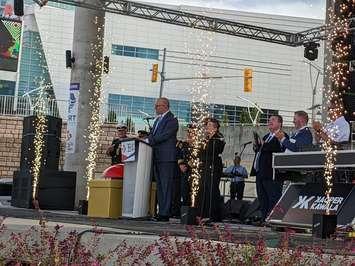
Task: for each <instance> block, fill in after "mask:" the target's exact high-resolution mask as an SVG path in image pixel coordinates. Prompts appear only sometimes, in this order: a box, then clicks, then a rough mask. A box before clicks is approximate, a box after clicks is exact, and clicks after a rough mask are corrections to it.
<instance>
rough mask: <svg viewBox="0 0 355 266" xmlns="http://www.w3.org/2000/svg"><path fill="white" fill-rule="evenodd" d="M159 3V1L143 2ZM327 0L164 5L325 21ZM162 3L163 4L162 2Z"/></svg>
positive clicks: (203, 0) (171, 0)
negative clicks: (230, 10)
mask: <svg viewBox="0 0 355 266" xmlns="http://www.w3.org/2000/svg"><path fill="white" fill-rule="evenodd" d="M143 1H144V2H155V3H159V2H160V1H159V0H143ZM325 2H326V0H180V1H179V0H164V4H174V5H191V6H201V7H210V8H221V9H232V10H239V11H249V12H258V13H267V14H278V15H286V16H296V17H307V18H317V19H324V17H325ZM160 3H161V2H160Z"/></svg>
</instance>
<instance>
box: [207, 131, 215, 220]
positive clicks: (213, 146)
mask: <svg viewBox="0 0 355 266" xmlns="http://www.w3.org/2000/svg"><path fill="white" fill-rule="evenodd" d="M210 140H212V164H211V174H210V186H211V188H210V204H209V205H210V206H209V211H208V216H209V219H210V220H211V214H212V196H213V194H212V193H213V174H214V157H215V156H214V153H215V143H216V139H214V138H213V137H212V138H211V139H210Z"/></svg>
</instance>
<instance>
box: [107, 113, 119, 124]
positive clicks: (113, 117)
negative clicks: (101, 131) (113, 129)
mask: <svg viewBox="0 0 355 266" xmlns="http://www.w3.org/2000/svg"><path fill="white" fill-rule="evenodd" d="M107 122H108V123H117V114H116V112H115V111H113V110H110V111H109V112H108V114H107Z"/></svg>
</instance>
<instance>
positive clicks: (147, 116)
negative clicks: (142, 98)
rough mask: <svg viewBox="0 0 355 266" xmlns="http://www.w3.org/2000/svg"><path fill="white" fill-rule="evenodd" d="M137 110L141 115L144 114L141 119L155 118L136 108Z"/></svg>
mask: <svg viewBox="0 0 355 266" xmlns="http://www.w3.org/2000/svg"><path fill="white" fill-rule="evenodd" d="M138 112H140V113H141V114H142V115H144V116H145V117H143V120H153V119H155V117H154V116H151V115H150V114H148V113H146V112H143V111H142V110H138Z"/></svg>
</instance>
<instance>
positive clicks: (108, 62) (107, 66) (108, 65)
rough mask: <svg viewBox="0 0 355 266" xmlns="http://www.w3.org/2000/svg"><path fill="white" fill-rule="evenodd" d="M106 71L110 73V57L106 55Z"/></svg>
mask: <svg viewBox="0 0 355 266" xmlns="http://www.w3.org/2000/svg"><path fill="white" fill-rule="evenodd" d="M103 68H104V73H105V74H108V72H109V71H110V57H108V56H104V65H103Z"/></svg>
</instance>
